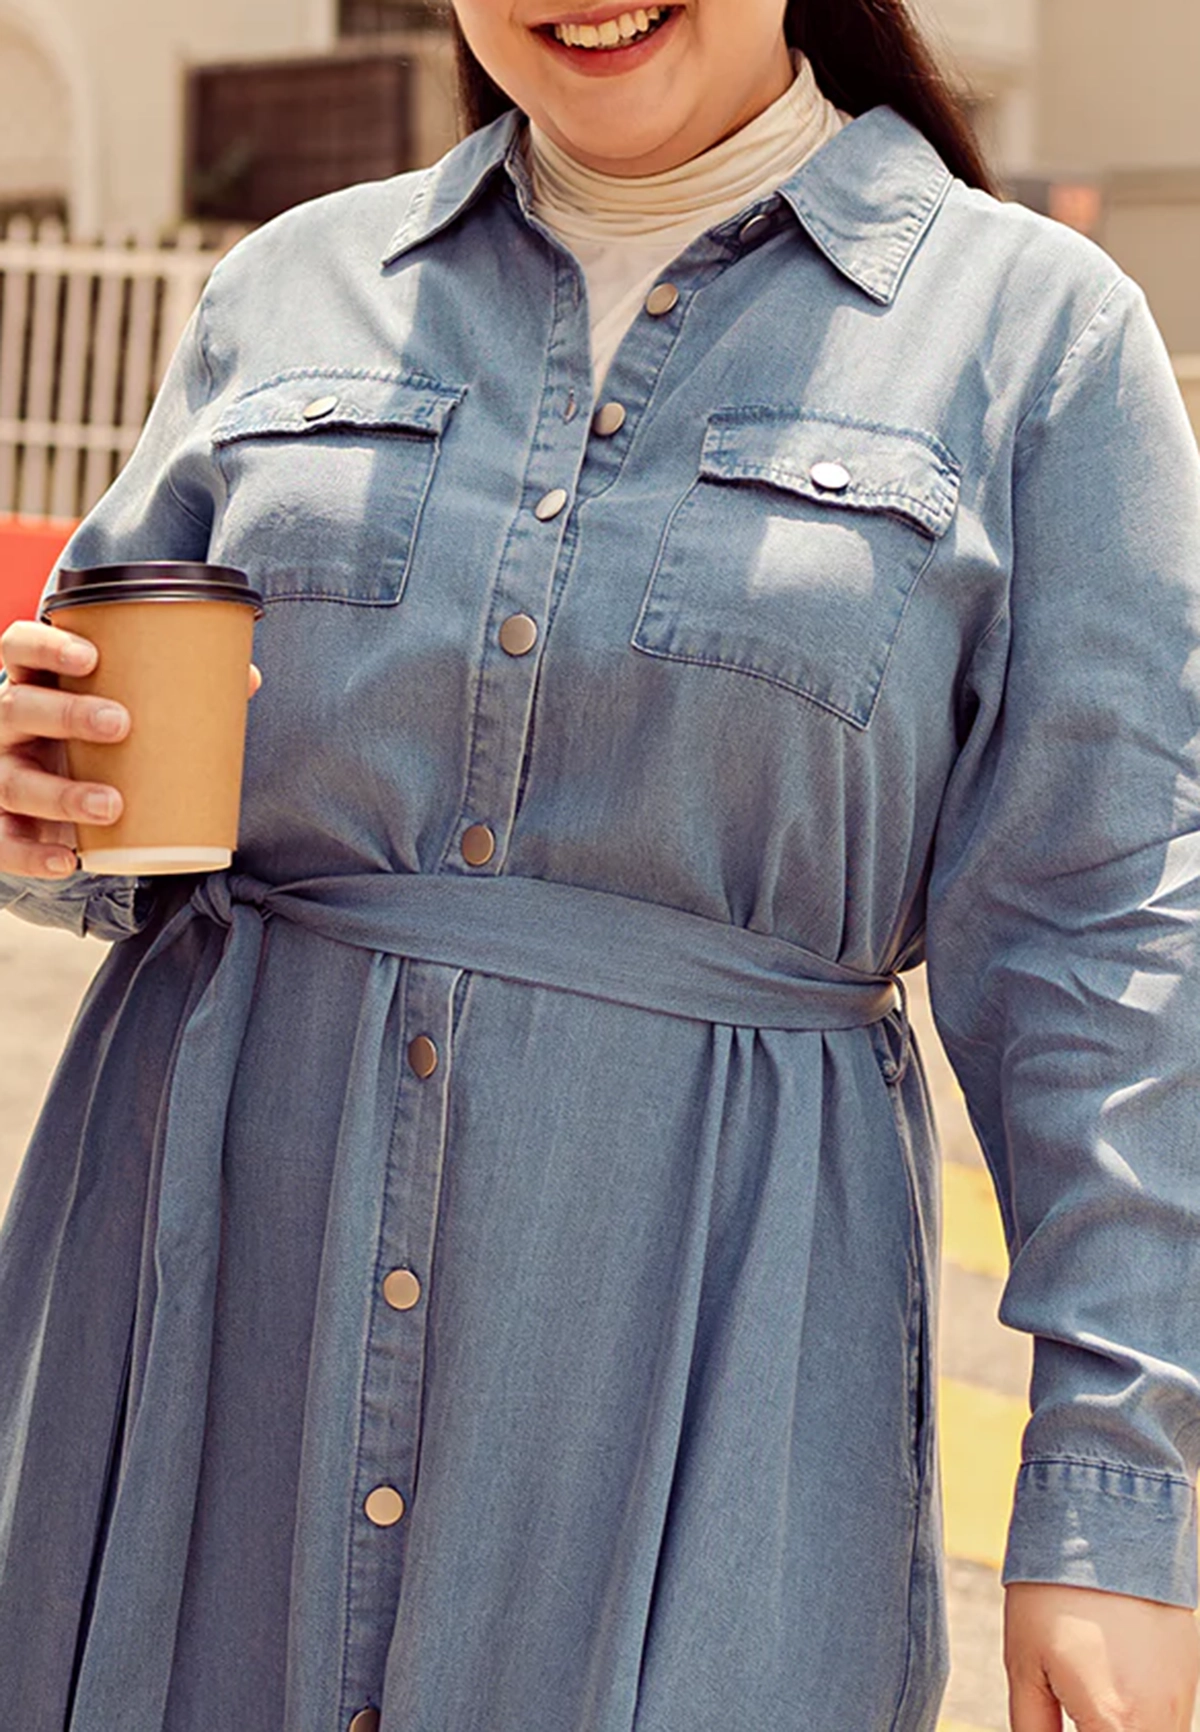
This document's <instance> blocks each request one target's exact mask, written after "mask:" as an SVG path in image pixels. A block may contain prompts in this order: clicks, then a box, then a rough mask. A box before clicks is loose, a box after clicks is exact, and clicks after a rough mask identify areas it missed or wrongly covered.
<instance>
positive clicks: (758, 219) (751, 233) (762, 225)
mask: <svg viewBox="0 0 1200 1732" xmlns="http://www.w3.org/2000/svg"><path fill="white" fill-rule="evenodd" d="M770 226H771V219H770V217H769V216H768V215H767V213H766V211H763V210H760V211H759V213H758V215H757V216H752V217H751V218H750V221H749V222H748V223H745V224H744V225H743V227H742V232H741V233H740V235H739V236H738V239H739V240H740V241H741V243H742V245H743V246H746V247H748V246H752V245H753V244H754V242H755V241H759V240H761V239H762V237H763V235H764V234H765V233H766V231H767V230H768V229H769V228H770Z"/></svg>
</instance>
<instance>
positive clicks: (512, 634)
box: [500, 613, 538, 657]
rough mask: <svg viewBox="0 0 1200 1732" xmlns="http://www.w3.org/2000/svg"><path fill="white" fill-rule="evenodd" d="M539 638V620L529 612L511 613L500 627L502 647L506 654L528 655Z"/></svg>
mask: <svg viewBox="0 0 1200 1732" xmlns="http://www.w3.org/2000/svg"><path fill="white" fill-rule="evenodd" d="M537 640H538V625H537V620H536V619H531V618H530V616H529V615H528V614H527V613H514V614H511V615H510V616H509V618H508V619H506V620H505V622H504V624H503V625H502V626H501V627H500V648H501V649H502V650H503V651H504V653H505V655H506V656H514V657H520V656H527V655H528V654H529V652H530V650H531V649H532V648H533V647H534V645H535V644H536V643H537Z"/></svg>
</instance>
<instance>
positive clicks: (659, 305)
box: [646, 283, 679, 319]
mask: <svg viewBox="0 0 1200 1732" xmlns="http://www.w3.org/2000/svg"><path fill="white" fill-rule="evenodd" d="M678 305H679V290H678V289H677V288H676V287H675V284H674V283H659V285H658V287H657V288H656V289H651V291H650V293H649V295H648V296H647V298H646V311H647V312H648V313H649V315H650V317H651V318H652V319H661V318H662V317H663V315H664V313H671V312H674V310H675V308H676V307H677V306H678Z"/></svg>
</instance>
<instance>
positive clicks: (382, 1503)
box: [363, 1485, 404, 1528]
mask: <svg viewBox="0 0 1200 1732" xmlns="http://www.w3.org/2000/svg"><path fill="white" fill-rule="evenodd" d="M363 1513H364V1515H365V1516H366V1518H367V1520H368V1521H369V1522H370V1523H371V1525H372V1526H373V1527H377V1528H394V1527H395V1525H396V1523H397V1522H398V1521H400V1520H401V1519H402V1518H403V1515H404V1499H403V1498H402V1497H401V1496H400V1493H399V1492H398V1491H397V1490H396V1488H395V1486H394V1485H377V1486H376V1487H375V1490H374V1491H373V1492H371V1493H370V1494H369V1496H368V1497H367V1501H366V1502H365V1503H364V1504H363Z"/></svg>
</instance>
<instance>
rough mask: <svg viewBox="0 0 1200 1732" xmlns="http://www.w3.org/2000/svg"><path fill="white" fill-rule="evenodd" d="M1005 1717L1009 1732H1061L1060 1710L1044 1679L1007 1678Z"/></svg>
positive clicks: (1055, 1697)
mask: <svg viewBox="0 0 1200 1732" xmlns="http://www.w3.org/2000/svg"><path fill="white" fill-rule="evenodd" d="M1008 1717H1009V1724H1010V1725H1011V1727H1012V1732H1062V1724H1063V1720H1062V1709H1061V1708H1060V1707H1059V1705H1058V1697H1057V1696H1056V1695H1055V1694H1054V1692H1053V1690H1052V1689H1051V1688H1050V1685H1049V1683H1048V1682H1047V1681H1046V1679H1045V1678H1044V1677H1041V1676H1038V1677H1033V1678H1029V1677H1025V1678H1010V1679H1009V1683H1008Z"/></svg>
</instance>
